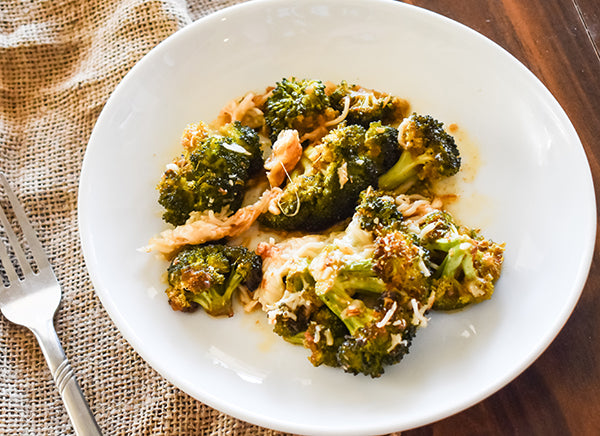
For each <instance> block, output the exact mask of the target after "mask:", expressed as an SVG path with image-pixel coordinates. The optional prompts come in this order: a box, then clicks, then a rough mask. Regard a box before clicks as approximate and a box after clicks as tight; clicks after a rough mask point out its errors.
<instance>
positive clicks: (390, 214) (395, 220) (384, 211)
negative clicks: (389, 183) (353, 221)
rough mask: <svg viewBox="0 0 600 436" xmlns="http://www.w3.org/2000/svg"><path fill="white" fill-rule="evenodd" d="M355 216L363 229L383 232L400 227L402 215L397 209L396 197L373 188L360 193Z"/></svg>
mask: <svg viewBox="0 0 600 436" xmlns="http://www.w3.org/2000/svg"><path fill="white" fill-rule="evenodd" d="M356 218H357V219H358V221H359V223H360V227H361V228H362V229H363V230H367V231H370V232H374V233H375V234H378V235H380V234H383V233H385V232H386V231H389V230H394V229H399V228H401V227H402V225H403V224H402V221H403V216H402V213H401V212H400V211H399V210H398V206H397V204H396V199H395V198H394V197H392V196H391V195H386V194H385V193H383V192H381V191H377V190H375V189H373V188H367V189H366V190H364V191H363V192H361V194H360V199H359V202H358V205H357V206H356Z"/></svg>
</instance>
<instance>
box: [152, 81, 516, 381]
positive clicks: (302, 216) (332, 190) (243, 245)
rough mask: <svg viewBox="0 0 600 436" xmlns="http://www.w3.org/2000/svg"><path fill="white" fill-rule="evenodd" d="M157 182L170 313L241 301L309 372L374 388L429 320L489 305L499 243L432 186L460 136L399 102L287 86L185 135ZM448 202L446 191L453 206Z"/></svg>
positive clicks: (224, 309)
mask: <svg viewBox="0 0 600 436" xmlns="http://www.w3.org/2000/svg"><path fill="white" fill-rule="evenodd" d="M182 145H183V148H184V151H183V154H182V156H180V157H178V158H176V159H175V160H174V161H173V162H172V163H170V164H168V165H167V168H166V171H165V173H164V174H163V176H162V179H161V181H160V182H159V184H158V190H159V203H160V204H161V205H162V206H163V207H164V209H165V212H164V214H163V219H164V220H165V221H166V222H167V223H170V224H171V225H172V226H173V227H171V228H169V229H167V230H165V231H163V232H162V233H161V234H160V235H158V236H155V237H153V238H152V239H151V240H150V243H149V245H148V247H147V249H148V251H155V252H157V253H159V254H161V255H163V256H164V257H165V258H167V259H168V260H169V261H170V266H169V267H168V271H167V278H168V287H167V291H166V293H167V296H168V301H169V303H170V304H171V307H172V308H173V309H175V310H181V311H194V310H196V309H197V308H199V307H202V308H203V310H204V311H205V312H206V313H208V314H209V315H213V316H231V315H233V311H234V309H233V307H234V305H233V301H234V296H235V295H237V296H238V297H239V300H240V301H241V302H242V305H243V307H244V308H246V309H247V310H251V309H255V308H257V307H259V308H260V309H262V310H263V311H264V312H265V315H266V317H267V319H268V321H269V323H270V325H271V326H272V327H273V331H274V332H275V333H276V334H277V335H279V336H281V337H282V338H283V339H285V340H286V341H288V342H289V343H292V344H297V345H300V346H303V347H305V348H306V349H307V350H308V352H309V361H310V362H311V363H312V364H313V365H315V366H319V365H326V366H332V367H339V368H341V369H343V370H344V371H346V372H348V373H351V374H364V375H368V376H371V377H379V376H381V375H382V374H383V373H384V371H385V367H387V366H389V365H392V364H395V363H398V362H399V361H400V360H401V359H402V358H403V356H404V355H406V353H408V351H409V348H410V345H411V343H412V341H413V340H414V338H415V336H416V334H417V332H418V330H419V329H420V328H423V327H426V326H427V324H428V322H429V318H428V316H427V315H428V314H429V313H430V311H432V310H445V311H451V310H456V309H461V308H464V307H466V306H468V305H470V304H475V303H479V302H481V301H484V300H487V299H489V298H491V296H492V294H493V292H494V288H495V284H496V282H497V280H498V279H499V277H500V273H501V269H502V263H503V255H504V244H498V243H495V242H493V241H492V240H490V239H486V238H485V237H484V236H482V234H481V232H480V231H479V230H477V229H471V228H468V227H466V226H464V225H461V224H460V223H458V221H457V220H456V218H455V217H453V216H451V215H450V213H449V212H448V211H447V210H446V208H445V207H444V206H445V204H444V201H445V200H446V199H448V198H449V196H448V195H445V196H441V195H437V194H436V189H435V187H436V185H437V184H438V183H439V182H440V181H441V180H443V179H446V178H448V177H451V176H453V175H455V174H457V172H458V171H459V169H460V165H461V157H460V154H459V149H458V146H457V144H456V142H455V139H454V138H453V136H452V135H450V134H449V133H448V132H446V130H444V126H443V124H442V123H441V122H439V121H438V120H436V119H435V118H433V117H432V116H430V115H420V114H416V113H410V111H409V103H408V102H407V101H406V100H404V99H401V98H399V97H396V96H393V95H390V94H387V93H384V92H380V91H375V90H370V89H367V88H363V87H361V86H358V85H349V84H348V83H347V82H345V81H343V82H341V83H340V84H337V85H336V84H333V83H330V82H322V81H320V80H314V79H295V78H289V79H283V80H282V81H280V82H278V83H276V84H275V86H273V87H269V88H267V89H266V90H265V91H264V92H262V93H254V92H249V93H247V94H246V95H244V96H242V97H241V98H239V99H236V100H234V101H232V102H229V103H228V104H227V105H226V106H225V107H224V108H223V109H222V110H221V112H220V113H219V114H218V116H217V117H216V119H215V120H214V121H213V122H212V123H211V124H205V123H202V122H201V123H198V124H193V125H190V126H189V127H188V128H187V129H186V130H185V131H184V134H183V139H182ZM450 197H452V196H450Z"/></svg>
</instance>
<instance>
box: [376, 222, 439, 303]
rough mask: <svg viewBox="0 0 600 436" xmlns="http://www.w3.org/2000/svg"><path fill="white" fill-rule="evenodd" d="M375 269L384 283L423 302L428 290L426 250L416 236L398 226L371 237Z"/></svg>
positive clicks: (425, 299) (426, 297)
mask: <svg viewBox="0 0 600 436" xmlns="http://www.w3.org/2000/svg"><path fill="white" fill-rule="evenodd" d="M375 247H376V248H375V253H374V255H373V256H374V259H375V271H376V272H377V274H378V275H379V276H380V277H381V278H382V279H383V281H385V282H386V284H387V285H388V286H390V287H391V288H393V289H397V290H399V291H401V292H403V293H406V294H407V295H408V297H410V298H415V299H416V300H417V301H419V302H421V303H423V304H425V303H426V301H427V300H428V298H429V295H430V293H431V289H430V283H429V277H430V276H431V272H430V271H429V268H428V267H427V264H428V252H427V251H426V250H425V249H424V248H423V247H421V246H420V245H419V244H418V243H417V240H416V238H415V237H414V236H413V235H411V234H409V233H406V232H403V231H401V230H396V231H392V232H389V233H386V234H385V235H382V236H379V237H378V238H377V239H376V241H375Z"/></svg>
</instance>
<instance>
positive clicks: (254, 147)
mask: <svg viewBox="0 0 600 436" xmlns="http://www.w3.org/2000/svg"><path fill="white" fill-rule="evenodd" d="M219 133H220V134H221V135H223V136H224V137H226V138H228V139H231V140H232V141H233V142H234V143H235V144H238V145H241V146H242V147H244V148H245V149H246V151H247V152H248V153H249V155H248V159H249V161H250V162H249V167H248V174H249V176H250V177H252V176H254V175H256V174H258V172H259V171H260V170H261V169H262V168H263V164H264V159H263V154H262V150H261V147H260V140H259V138H258V135H257V133H256V132H255V131H254V130H253V129H251V128H250V127H248V126H244V125H243V124H242V123H240V122H239V121H235V122H233V123H229V124H225V125H224V126H222V127H221V128H220V129H219Z"/></svg>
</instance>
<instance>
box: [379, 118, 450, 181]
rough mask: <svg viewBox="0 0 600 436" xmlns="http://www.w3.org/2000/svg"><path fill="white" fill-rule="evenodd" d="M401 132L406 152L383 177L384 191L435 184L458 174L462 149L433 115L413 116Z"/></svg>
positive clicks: (401, 140)
mask: <svg viewBox="0 0 600 436" xmlns="http://www.w3.org/2000/svg"><path fill="white" fill-rule="evenodd" d="M399 130H400V136H399V141H400V143H401V144H402V145H403V147H404V151H403V152H402V154H401V155H400V159H398V161H397V162H396V163H395V164H394V166H393V167H392V168H391V169H390V170H389V171H388V172H386V173H385V174H383V175H382V176H381V177H380V178H379V187H380V188H381V189H384V190H394V189H396V188H398V187H399V186H400V185H403V184H405V183H408V182H417V181H421V182H423V183H426V184H431V183H433V182H435V181H436V180H439V179H441V178H443V177H448V176H452V175H454V174H456V173H457V172H458V170H459V169H460V154H459V151H458V147H457V146H456V143H455V141H454V138H453V137H452V136H451V135H450V134H448V133H447V132H446V131H445V130H444V128H443V124H442V123H441V122H439V121H437V120H435V119H434V118H432V117H431V116H429V115H417V114H412V115H411V116H410V117H409V118H407V119H405V120H404V121H403V122H402V124H401V125H400V127H399Z"/></svg>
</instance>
